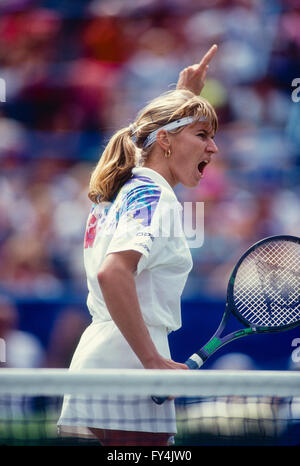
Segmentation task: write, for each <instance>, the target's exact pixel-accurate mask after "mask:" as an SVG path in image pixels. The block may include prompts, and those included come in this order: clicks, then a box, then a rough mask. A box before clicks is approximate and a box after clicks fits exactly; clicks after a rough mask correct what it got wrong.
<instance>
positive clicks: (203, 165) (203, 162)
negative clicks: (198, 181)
mask: <svg viewBox="0 0 300 466" xmlns="http://www.w3.org/2000/svg"><path fill="white" fill-rule="evenodd" d="M208 163H209V160H203V161H202V162H200V163H199V164H198V171H199V173H200V174H201V176H203V172H204V169H205V167H206V165H207V164H208Z"/></svg>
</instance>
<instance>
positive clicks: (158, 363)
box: [144, 356, 189, 370]
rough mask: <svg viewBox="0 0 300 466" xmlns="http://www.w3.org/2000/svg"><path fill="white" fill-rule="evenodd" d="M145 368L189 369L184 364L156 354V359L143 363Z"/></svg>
mask: <svg viewBox="0 0 300 466" xmlns="http://www.w3.org/2000/svg"><path fill="white" fill-rule="evenodd" d="M144 368H145V369H174V370H178V369H179V370H189V368H188V366H187V365H186V364H182V363H180V362H175V361H173V360H172V359H167V358H163V357H162V356H158V357H157V358H156V359H153V360H152V361H149V362H147V363H144Z"/></svg>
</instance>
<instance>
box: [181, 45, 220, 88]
mask: <svg viewBox="0 0 300 466" xmlns="http://www.w3.org/2000/svg"><path fill="white" fill-rule="evenodd" d="M217 49H218V46H217V45H216V44H215V45H213V46H212V47H211V48H210V49H209V51H208V52H207V53H206V54H205V55H204V57H203V58H202V60H201V61H200V63H197V64H195V65H191V66H188V67H187V68H184V69H183V70H182V71H181V72H180V74H179V78H178V82H177V86H176V89H188V90H189V91H192V92H193V93H194V94H196V95H199V94H200V92H201V91H202V89H203V87H204V82H205V77H206V72H207V70H208V67H209V63H210V61H211V60H212V58H213V57H214V55H215V53H216V52H217Z"/></svg>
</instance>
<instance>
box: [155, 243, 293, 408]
mask: <svg viewBox="0 0 300 466" xmlns="http://www.w3.org/2000/svg"><path fill="white" fill-rule="evenodd" d="M231 314H233V315H234V316H235V317H236V318H237V319H238V321H239V322H241V323H242V324H243V325H244V326H245V327H244V328H241V329H239V330H237V331H234V332H232V333H229V334H227V335H225V336H223V337H221V334H222V332H223V330H224V328H225V326H226V324H227V322H228V319H229V317H230V315H231ZM299 324H300V238H297V237H295V236H287V235H285V236H283V235H282V236H272V237H269V238H265V239H263V240H261V241H259V242H258V243H255V244H254V245H253V246H251V247H250V248H249V249H248V250H247V251H246V252H245V253H244V254H243V256H242V257H241V258H240V260H239V261H238V263H237V264H236V266H235V267H234V269H233V271H232V273H231V276H230V279H229V283H228V287H227V300H226V308H225V312H224V315H223V317H222V320H221V323H220V325H219V327H218V329H217V331H216V332H215V334H214V335H213V336H212V337H211V339H210V340H209V341H208V342H207V343H206V345H204V346H203V347H202V348H201V349H200V350H199V351H198V352H197V353H194V354H193V355H192V356H190V357H189V359H188V360H187V361H186V362H185V364H186V365H187V366H188V367H189V369H199V368H200V367H201V366H202V364H203V363H204V362H205V361H206V360H207V359H208V358H209V357H210V356H211V355H212V354H214V353H215V352H216V351H217V350H218V349H219V348H221V347H222V346H224V345H226V344H227V343H229V342H231V341H233V340H236V339H237V338H241V337H244V336H247V335H253V334H258V333H269V332H281V331H283V330H289V329H291V328H294V327H296V326H297V325H299ZM152 399H153V401H155V403H157V404H162V403H163V402H164V401H165V400H166V399H167V397H156V396H153V397H152Z"/></svg>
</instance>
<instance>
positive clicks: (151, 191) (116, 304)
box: [58, 46, 217, 446]
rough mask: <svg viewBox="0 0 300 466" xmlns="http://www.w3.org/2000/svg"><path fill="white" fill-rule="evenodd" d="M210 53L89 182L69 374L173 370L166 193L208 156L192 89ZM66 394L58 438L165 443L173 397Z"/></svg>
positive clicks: (173, 247) (176, 261) (186, 257)
mask: <svg viewBox="0 0 300 466" xmlns="http://www.w3.org/2000/svg"><path fill="white" fill-rule="evenodd" d="M215 52H216V46H214V47H212V48H211V49H210V50H209V52H208V53H207V54H206V55H205V56H204V58H203V59H202V61H201V62H200V64H198V65H193V66H191V67H188V68H186V69H184V70H183V71H182V72H181V73H180V75H179V80H178V83H177V89H176V90H173V91H169V92H167V93H165V94H163V95H161V96H159V97H158V98H156V99H154V100H153V101H152V102H150V103H149V104H148V105H147V106H146V107H145V108H144V109H143V110H142V111H141V112H140V113H139V115H138V117H137V119H136V121H135V122H134V123H133V124H131V125H130V126H128V127H126V128H123V129H121V130H120V131H118V132H117V133H116V134H115V135H114V136H113V137H112V138H111V140H110V141H109V143H108V145H107V147H106V148H105V150H104V152H103V154H102V156H101V158H100V160H99V162H98V164H97V166H96V168H95V170H94V172H93V173H92V176H91V181H90V188H89V198H90V199H91V201H92V202H93V206H92V210H91V213H90V215H89V218H88V222H87V229H86V235H85V242H84V262H85V268H86V274H87V283H88V289H89V294H88V299H87V306H88V309H89V311H90V313H91V315H92V323H91V325H90V326H89V327H88V328H87V329H86V330H85V331H84V333H83V335H82V337H81V340H80V342H79V344H78V347H77V349H76V351H75V354H74V356H73V359H72V362H71V366H70V368H71V370H81V369H91V368H103V369H106V368H116V369H118V368H131V369H138V368H146V369H148V368H149V369H182V370H186V369H187V366H186V365H185V364H181V363H178V362H175V361H173V360H172V359H171V358H170V351H169V345H168V333H169V332H170V331H174V330H177V329H178V328H180V326H181V309H180V299H181V294H182V291H183V288H184V286H185V283H186V280H187V277H188V274H189V272H190V270H191V268H192V258H191V254H190V251H189V248H188V244H187V241H186V239H185V236H184V233H183V231H182V222H181V210H182V206H181V205H180V203H179V202H178V200H177V198H176V195H175V193H174V190H173V189H174V187H175V186H176V185H177V184H178V183H181V184H182V185H184V186H186V187H195V186H197V185H198V183H199V182H200V180H201V178H202V176H203V171H204V168H205V166H206V164H207V163H209V162H210V160H211V157H212V156H213V155H214V154H215V153H216V152H217V147H216V144H215V142H214V141H213V137H214V135H215V132H216V130H217V116H216V114H215V111H214V109H213V108H212V106H211V105H210V104H209V103H208V102H207V101H206V100H205V99H203V98H201V97H199V93H200V91H201V89H202V87H203V85H204V79H205V74H206V71H207V68H208V63H209V61H210V60H211V59H212V57H213V55H214V54H215ZM75 398H76V397H73V396H66V397H65V399H64V404H63V409H62V413H61V417H60V419H59V422H58V425H59V428H60V431H61V434H64V433H68V434H69V435H75V434H76V435H80V436H83V435H93V436H94V437H96V438H97V439H98V440H99V441H100V443H101V444H102V445H161V446H167V445H169V444H170V439H171V438H172V437H173V436H174V434H175V433H176V419H175V407H174V401H173V400H168V401H167V402H166V403H164V404H163V405H161V406H158V405H157V404H155V403H154V402H153V401H152V399H151V398H150V397H142V396H141V397H134V398H133V397H128V396H125V395H124V397H118V398H116V397H115V398H114V397H112V396H107V397H105V398H104V397H103V398H100V397H99V398H97V400H90V401H88V400H87V398H84V397H81V398H80V399H75Z"/></svg>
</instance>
